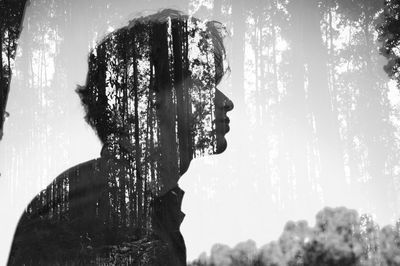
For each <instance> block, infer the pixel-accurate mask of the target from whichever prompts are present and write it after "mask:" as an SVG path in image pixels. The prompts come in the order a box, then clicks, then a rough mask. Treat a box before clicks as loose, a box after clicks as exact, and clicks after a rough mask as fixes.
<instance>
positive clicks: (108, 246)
mask: <svg viewBox="0 0 400 266" xmlns="http://www.w3.org/2000/svg"><path fill="white" fill-rule="evenodd" d="M222 38H223V27H222V26H221V25H220V24H219V23H217V22H207V23H204V22H201V21H199V20H197V19H194V18H189V17H188V16H185V15H183V14H181V13H180V12H178V11H175V10H163V11H161V12H159V13H157V14H154V15H151V16H146V17H140V18H137V19H134V20H132V21H130V22H129V24H128V25H127V26H126V27H123V28H121V29H118V30H116V31H114V32H112V33H110V34H109V35H107V36H106V37H105V38H104V39H103V40H102V41H101V42H100V43H99V44H98V45H97V46H96V47H95V48H94V49H93V50H92V51H91V52H90V55H89V59H88V63H89V70H88V74H87V80H86V84H85V86H81V87H79V88H78V89H77V92H78V94H79V95H80V97H81V100H82V104H83V106H84V107H85V110H86V117H85V118H86V120H87V122H88V123H89V124H90V125H91V126H92V127H93V128H94V130H95V131H96V133H97V135H98V137H99V138H100V140H101V141H102V143H103V144H104V146H103V148H102V151H101V157H100V158H98V159H94V160H91V161H88V162H85V163H82V164H80V165H77V166H75V167H72V168H71V169H68V170H67V171H65V172H64V173H62V174H61V175H60V176H58V177H57V178H56V179H55V180H54V181H53V183H52V184H51V185H49V186H48V187H47V188H46V189H45V190H43V191H42V192H41V193H40V194H38V195H37V196H36V197H35V199H34V200H32V202H31V203H30V204H29V205H28V208H27V210H26V212H25V213H24V214H23V216H22V217H21V219H20V221H19V224H18V227H17V230H16V233H15V236H14V241H13V244H12V248H11V253H10V257H9V261H8V263H9V265H22V264H25V265H55V264H57V265H58V264H60V265H64V264H68V265H71V264H72V265H75V264H78V265H79V264H82V265H90V264H100V265H173V266H179V265H186V248H185V243H184V240H183V237H182V235H181V233H180V231H179V227H180V224H181V222H182V220H183V217H184V214H183V213H182V212H181V201H182V197H183V194H184V193H183V191H182V190H181V189H180V188H179V187H178V185H177V182H178V180H179V178H180V177H181V176H182V175H183V174H184V173H185V172H186V170H187V169H188V167H189V164H190V161H191V160H192V159H193V158H194V157H197V156H202V155H205V154H217V153H221V152H223V151H224V150H225V148H226V141H225V139H224V135H225V134H226V133H227V132H228V131H229V125H228V124H229V119H228V118H227V116H226V113H227V112H228V111H230V110H231V109H232V108H233V104H232V102H231V101H230V100H229V99H228V98H227V97H226V96H224V95H223V94H222V93H221V92H220V91H218V90H217V89H216V85H217V84H218V83H219V82H220V80H221V78H222V76H223V74H224V72H225V69H224V58H225V50H224V46H223V42H222Z"/></svg>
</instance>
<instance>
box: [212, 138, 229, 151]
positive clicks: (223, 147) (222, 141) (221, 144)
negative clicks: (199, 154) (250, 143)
mask: <svg viewBox="0 0 400 266" xmlns="http://www.w3.org/2000/svg"><path fill="white" fill-rule="evenodd" d="M227 146H228V144H227V142H226V139H225V136H223V137H221V139H220V141H218V142H217V149H216V151H215V152H214V154H221V153H223V152H224V151H225V150H226V147H227Z"/></svg>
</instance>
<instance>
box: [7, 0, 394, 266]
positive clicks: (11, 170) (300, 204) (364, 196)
mask: <svg viewBox="0 0 400 266" xmlns="http://www.w3.org/2000/svg"><path fill="white" fill-rule="evenodd" d="M31 2H32V3H31V5H30V6H29V7H28V9H27V11H26V16H25V20H24V23H23V31H22V34H21V37H20V43H19V47H18V53H17V58H16V62H15V70H14V75H13V79H12V83H11V91H10V95H9V99H8V105H7V111H8V112H9V113H10V117H9V118H8V120H7V121H6V123H5V132H4V138H3V140H2V142H1V143H0V158H1V160H0V172H1V178H0V209H1V210H4V211H3V212H2V213H3V214H4V213H5V214H6V215H5V217H2V229H1V230H2V232H1V235H2V238H1V240H0V241H1V242H0V264H5V261H6V260H7V256H8V250H9V246H10V244H11V241H12V236H13V232H14V229H15V227H16V225H17V222H18V219H19V217H20V215H21V213H22V211H23V209H24V208H25V206H26V205H27V203H28V202H29V201H30V200H31V199H32V198H33V196H34V195H36V194H37V193H38V192H39V191H40V190H41V189H43V188H45V187H46V186H47V185H48V184H49V183H50V182H51V180H52V179H53V178H54V177H56V176H58V175H59V174H60V173H61V172H63V171H64V170H66V169H68V168H70V167H72V166H74V165H76V164H78V163H81V162H85V161H88V160H91V159H93V158H97V157H98V156H99V154H100V149H101V144H100V142H99V140H98V139H97V137H96V136H95V134H94V132H93V131H92V129H91V128H90V127H89V126H88V125H87V124H86V122H85V121H84V119H83V117H84V112H83V108H82V107H81V105H80V101H79V97H78V95H77V94H76V93H75V88H76V86H77V85H78V84H84V81H85V77H86V71H87V54H88V51H89V49H90V45H94V44H95V43H96V41H97V40H99V39H101V37H102V36H103V35H104V34H105V33H106V32H108V31H110V30H112V29H115V28H118V27H120V26H123V25H126V24H127V22H128V21H129V19H131V18H133V17H135V16H137V15H138V14H143V13H144V14H147V13H152V12H155V11H157V10H159V9H160V8H174V9H178V10H182V11H185V12H189V13H190V14H195V15H196V16H197V17H199V18H201V19H213V20H219V21H221V22H222V23H226V24H227V25H228V27H229V25H230V22H229V21H226V20H227V17H226V16H224V17H222V16H221V17H215V16H212V14H211V12H203V11H202V9H198V8H197V5H200V4H201V1H194V2H195V4H194V5H188V3H187V1H178V0H175V1H144V0H142V1H128V0H118V1H112V3H111V2H109V1H106V0H98V1H90V0H84V1H77V0H76V1H65V2H64V1H58V2H57V4H55V3H54V1H50V0H37V1H35V0H32V1H31ZM66 2H71V5H70V6H69V7H67V6H66ZM203 2H204V3H203V4H204V5H205V6H206V7H210V6H212V4H210V3H212V1H203ZM94 5H95V6H94ZM67 8H71V10H72V12H71V14H72V16H71V17H69V18H66V20H65V22H63V21H62V19H60V17H62V15H60V14H63V11H64V10H66V9H67ZM228 13H229V11H228ZM55 18H58V19H55ZM224 20H225V21H224ZM38 25H39V26H38ZM49 25H50V26H49ZM58 27H65V28H64V30H65V32H66V34H65V35H63V36H59V35H58V33H57V32H58V31H57V29H59V28H58ZM344 39H346V38H344ZM233 40H234V39H233V38H232V37H228V38H227V40H226V43H227V47H228V60H229V61H230V62H231V73H230V74H228V75H226V76H225V77H224V79H223V80H222V82H221V84H220V85H219V89H220V90H221V91H222V92H223V93H224V94H226V95H227V96H228V97H230V98H231V100H232V101H233V102H234V104H235V105H236V106H235V108H234V110H233V111H231V112H230V113H229V114H228V116H229V117H230V120H231V123H230V124H231V131H230V132H229V133H228V135H227V136H226V138H227V141H228V148H227V150H226V151H225V152H224V153H223V154H220V155H213V156H209V157H204V158H198V159H195V160H193V161H192V162H191V166H190V167H189V170H188V172H187V173H185V174H184V176H183V177H182V178H181V180H180V182H179V185H180V187H181V188H182V189H183V190H184V191H185V196H184V200H183V207H182V210H183V212H184V213H185V214H186V217H185V220H184V222H183V224H182V226H181V232H182V234H183V236H184V238H185V242H186V248H187V254H188V259H189V260H191V259H194V258H196V257H197V256H198V255H199V254H200V253H201V252H204V251H209V250H210V248H211V246H212V245H213V244H215V243H225V244H228V245H231V246H233V245H235V244H237V243H238V242H241V241H246V240H247V239H253V240H255V241H256V242H257V244H258V245H263V244H265V243H267V242H269V241H271V240H274V239H277V238H278V237H279V235H280V234H281V232H282V230H283V227H284V225H285V223H286V222H287V221H288V220H294V221H297V220H307V221H308V222H309V224H310V225H313V223H314V217H315V215H316V213H317V212H318V211H319V210H321V209H322V208H323V207H325V206H331V207H336V206H346V207H348V208H354V209H357V210H358V211H359V213H370V214H372V215H374V218H375V220H376V221H377V222H378V223H379V224H381V225H386V224H389V223H393V222H394V220H395V219H398V218H399V216H400V213H399V212H400V211H399V210H400V208H397V207H398V206H399V204H400V200H399V196H398V195H400V193H398V192H399V191H398V186H396V185H391V184H398V176H390V177H385V179H383V178H381V179H374V178H369V179H368V178H366V177H363V176H359V177H355V178H354V179H351V178H350V179H349V178H348V179H347V181H346V182H347V183H348V184H350V185H348V186H346V189H344V188H343V187H342V186H340V185H339V184H338V185H335V183H333V185H331V186H330V187H329V190H330V191H329V193H324V192H325V191H324V189H325V187H326V186H327V184H331V183H329V182H328V181H327V180H326V178H327V177H323V176H320V175H318V174H316V175H314V176H309V177H303V178H308V180H307V182H306V184H311V185H309V186H304V185H303V184H304V182H303V181H302V180H299V179H298V178H294V177H287V176H285V177H282V176H280V175H279V173H278V172H277V170H276V167H277V166H276V164H277V160H275V159H274V158H277V157H278V155H277V152H278V151H279V150H280V149H279V148H280V147H281V146H283V145H285V140H283V141H279V139H277V135H276V134H275V133H274V131H273V130H275V129H274V128H271V127H269V126H268V124H267V123H265V124H262V123H260V120H259V119H258V118H257V117H258V115H257V111H256V110H254V108H253V105H252V101H253V99H254V91H255V82H254V77H253V76H254V75H253V73H254V71H255V69H254V65H253V63H254V62H253V61H252V60H253V58H254V53H253V52H252V51H251V49H250V48H248V49H247V51H246V53H245V63H246V67H245V69H246V72H245V83H244V85H243V86H244V91H245V95H244V99H243V95H242V94H240V93H239V91H242V88H241V87H238V86H240V85H238V84H236V83H234V80H235V79H234V78H235V77H236V76H237V74H238V73H237V72H236V71H237V70H236V69H235V68H234V66H235V60H236V53H237V52H238V51H237V50H235V45H234V43H233ZM34 43H40V45H39V46H38V45H35V46H34V45H33V44H34ZM32 47H34V48H32ZM285 47H286V44H285V43H284V42H283V41H282V42H279V43H278V50H279V49H284V48H285ZM29 49H34V52H32V53H29V52H28V51H29ZM30 62H32V64H30ZM384 63H385V62H384V60H383V58H382V67H383V64H384ZM29 65H31V66H33V67H32V68H29V67H28V66H29ZM382 72H383V70H382ZM387 82H389V79H387ZM281 86H282V87H281V88H280V89H281V90H282V91H285V86H284V83H282V84H281ZM390 88H391V89H390V93H389V99H390V100H391V102H392V105H393V110H394V112H395V115H397V114H400V109H399V108H398V106H397V104H398V99H399V93H398V91H397V90H396V89H395V88H394V85H393V84H392V85H390ZM272 100H274V99H271V101H272ZM268 112H269V114H270V115H271V116H273V115H274V114H275V113H274V110H273V109H269V110H268ZM261 121H262V120H261ZM265 121H266V120H265ZM301 130H302V129H301V128H297V129H295V130H293V132H291V134H292V135H291V138H294V139H295V138H296V134H298V132H300V131H301ZM360 130H362V129H360ZM286 144H287V143H286ZM290 148H291V147H288V149H290ZM292 148H294V147H292ZM282 163H283V164H284V165H281V166H280V167H282V168H287V169H289V170H290V168H291V167H292V165H289V164H288V165H285V161H284V160H283V162H282ZM275 166H276V167H275ZM386 179H387V180H386ZM389 179H390V180H389ZM396 210H397V211H396Z"/></svg>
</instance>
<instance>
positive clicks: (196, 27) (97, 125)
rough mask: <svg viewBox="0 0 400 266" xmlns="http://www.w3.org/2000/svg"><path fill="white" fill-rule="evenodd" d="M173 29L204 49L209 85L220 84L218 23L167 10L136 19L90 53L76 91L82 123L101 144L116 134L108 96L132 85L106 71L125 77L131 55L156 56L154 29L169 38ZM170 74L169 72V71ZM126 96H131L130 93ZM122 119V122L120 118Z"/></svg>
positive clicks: (221, 34) (222, 59)
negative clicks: (180, 30) (179, 28)
mask: <svg viewBox="0 0 400 266" xmlns="http://www.w3.org/2000/svg"><path fill="white" fill-rule="evenodd" d="M188 24H190V25H191V27H192V28H190V27H189V28H188ZM174 25H180V26H182V25H183V26H185V27H186V32H184V35H185V36H186V38H189V36H190V38H191V41H193V42H197V46H198V47H200V45H203V46H202V47H207V48H205V49H206V53H209V54H210V53H211V54H212V58H213V64H212V65H213V69H212V71H213V74H214V75H213V78H214V80H213V83H214V84H215V85H217V84H218V83H219V82H220V81H221V79H222V77H223V75H224V74H225V72H226V70H227V69H228V68H227V67H226V65H225V62H226V61H225V59H226V52H225V48H224V44H223V39H224V36H225V34H226V30H225V28H224V26H223V25H222V24H221V23H219V22H216V21H208V22H201V21H200V20H198V19H196V18H193V17H190V16H187V15H184V14H182V13H181V12H180V11H177V10H171V9H165V10H162V11H160V12H158V13H156V14H153V15H149V16H143V17H138V18H135V19H133V20H131V21H130V22H129V23H128V25H127V26H125V27H122V28H120V29H118V30H115V31H113V32H111V33H110V34H108V35H106V36H105V37H104V38H103V39H102V40H101V41H100V42H99V43H98V44H97V45H96V46H95V47H94V48H93V49H92V50H91V51H90V53H89V58H88V64H89V68H88V74H87V79H86V85H85V86H78V88H77V90H76V91H77V93H78V94H79V96H80V99H81V101H82V104H83V106H84V108H85V111H86V116H85V119H86V121H87V122H88V123H89V124H90V125H91V126H92V127H93V128H94V129H95V130H96V132H97V134H98V136H99V138H100V140H101V141H102V142H103V143H105V142H106V141H107V137H108V136H109V135H110V134H118V132H119V131H118V128H117V127H118V126H117V125H116V123H115V121H113V120H115V117H112V115H113V114H112V113H111V112H110V110H109V108H108V105H109V98H110V95H114V96H115V95H116V92H115V90H128V91H129V89H131V88H128V87H129V83H131V84H132V82H131V81H129V78H130V77H125V78H127V81H126V82H121V80H120V78H121V75H120V74H121V73H120V72H118V73H113V71H109V69H110V68H111V69H113V70H114V69H116V71H126V74H128V76H129V74H130V73H132V71H133V70H132V69H130V68H129V69H128V68H127V67H126V64H128V63H131V64H132V61H129V60H131V59H130V57H131V55H132V53H133V54H134V55H135V57H140V56H142V55H143V54H146V53H147V54H149V56H148V58H150V60H151V55H150V54H154V53H155V52H157V51H154V49H152V48H153V47H152V46H153V44H154V43H152V42H151V40H150V39H151V38H152V36H153V29H154V27H155V26H157V27H162V28H163V30H164V29H165V32H166V34H170V37H171V33H170V30H171V27H173V26H174ZM196 32H197V35H196ZM172 43H173V42H172V41H171V40H169V43H168V46H170V47H169V49H171V46H172V45H173V44H172ZM171 50H172V49H171ZM200 50H201V49H200ZM186 52H187V51H186ZM186 56H187V58H183V60H184V61H185V60H186V63H187V64H188V65H189V64H190V63H191V62H189V57H190V56H191V55H188V54H187V55H186ZM168 60H169V59H168ZM174 60H176V59H174ZM138 61H139V60H136V59H134V61H133V64H136V68H138V67H139V68H141V67H143V66H146V64H148V63H149V62H145V61H143V60H142V61H140V62H138ZM119 64H120V65H124V64H125V67H126V69H124V70H123V69H120V68H118V67H119ZM170 69H171V66H170ZM209 70H210V69H209ZM171 71H173V69H172V70H171ZM187 72H188V73H187V75H189V76H191V75H192V74H193V73H192V72H191V71H187ZM142 79H143V80H146V78H145V77H142ZM136 82H138V81H136ZM139 82H140V81H139ZM118 86H119V87H118ZM137 88H138V86H136V89H137ZM184 89H186V88H184ZM113 91H114V92H113ZM113 93H114V94H113ZM126 93H127V92H126ZM129 93H131V91H130V92H129ZM120 119H121V118H120ZM122 119H124V118H123V117H122Z"/></svg>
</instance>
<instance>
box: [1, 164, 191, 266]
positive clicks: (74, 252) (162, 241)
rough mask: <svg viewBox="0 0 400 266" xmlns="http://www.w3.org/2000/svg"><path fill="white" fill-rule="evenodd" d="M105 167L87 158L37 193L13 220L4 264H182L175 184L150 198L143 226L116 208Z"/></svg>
mask: <svg viewBox="0 0 400 266" xmlns="http://www.w3.org/2000/svg"><path fill="white" fill-rule="evenodd" d="M117 166H118V164H117ZM113 167H114V168H113V169H114V170H115V163H114V164H113ZM109 172H110V163H109V162H108V161H107V160H105V159H103V158H99V159H96V160H92V161H89V162H86V163H83V164H80V165H77V166H75V167H72V168H70V169H69V170H67V171H66V172H64V173H63V174H61V175H60V176H58V177H57V178H56V179H55V180H54V181H53V183H52V184H50V185H49V186H48V187H47V188H46V189H45V190H43V191H42V192H41V193H40V194H38V195H37V196H36V197H35V198H34V199H33V200H32V201H31V203H30V204H29V205H28V207H27V210H26V211H25V212H24V214H23V215H22V217H21V219H20V221H19V223H18V226H17V230H16V232H15V235H14V240H13V243H12V247H11V253H10V256H9V261H8V265H24V264H25V265H56V264H57V265H171V266H180V265H186V248H185V243H184V240H183V237H182V235H181V233H180V231H179V228H180V224H181V222H182V220H183V218H184V214H183V213H182V212H181V202H182V198H183V194H184V192H183V191H182V190H181V189H180V188H179V187H178V186H177V187H175V188H173V189H171V190H170V191H169V192H167V193H166V194H165V195H163V196H160V197H156V198H154V199H152V200H151V201H150V203H149V204H148V208H147V209H146V211H147V212H146V213H151V215H150V216H145V214H143V217H150V218H148V220H145V221H141V224H145V225H146V228H147V229H146V230H143V229H140V228H139V227H138V226H137V224H135V223H137V221H139V220H140V219H141V217H134V216H132V215H133V214H132V213H124V214H123V212H122V211H121V207H120V206H122V205H118V203H117V202H116V199H118V197H117V196H118V195H117V194H116V193H117V191H116V189H115V188H116V186H117V185H118V184H117V181H116V182H114V183H113V182H110V179H109V178H108V177H107V176H108V174H109ZM118 173H120V172H118ZM115 180H118V179H115ZM119 199H120V200H121V198H119ZM127 204H128V203H127ZM144 204H146V203H144ZM129 216H130V218H131V219H128V218H126V219H123V221H124V222H121V217H129ZM125 221H129V222H125ZM132 221H136V222H132Z"/></svg>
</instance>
